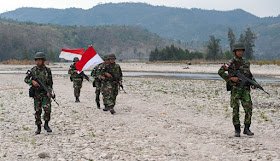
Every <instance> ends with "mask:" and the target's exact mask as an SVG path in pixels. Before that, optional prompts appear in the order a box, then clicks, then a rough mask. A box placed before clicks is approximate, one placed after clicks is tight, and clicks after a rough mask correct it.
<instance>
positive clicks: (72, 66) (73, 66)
mask: <svg viewBox="0 0 280 161" xmlns="http://www.w3.org/2000/svg"><path fill="white" fill-rule="evenodd" d="M70 67H71V68H73V69H74V70H77V68H76V66H75V65H71V66H70ZM80 74H81V75H82V76H83V77H85V79H86V80H87V81H90V79H89V77H88V76H87V75H85V73H84V71H82V72H81V73H80ZM70 80H71V82H72V77H70Z"/></svg>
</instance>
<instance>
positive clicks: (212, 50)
mask: <svg viewBox="0 0 280 161" xmlns="http://www.w3.org/2000/svg"><path fill="white" fill-rule="evenodd" d="M256 38H257V36H256V34H255V33H253V32H252V31H251V29H250V28H247V30H246V31H245V33H244V34H240V36H239V39H238V40H237V39H236V37H235V35H234V33H233V31H232V29H231V28H229V29H228V44H229V48H230V49H229V50H226V51H225V52H223V51H222V47H221V46H220V42H221V41H220V39H217V38H215V36H214V35H210V40H209V42H208V45H207V52H206V59H207V60H214V61H215V60H219V59H231V58H232V57H233V52H232V50H233V44H234V43H236V42H241V43H243V44H244V46H245V52H244V53H243V57H245V58H247V59H249V60H252V59H254V58H255V56H254V50H253V48H254V47H255V40H256Z"/></svg>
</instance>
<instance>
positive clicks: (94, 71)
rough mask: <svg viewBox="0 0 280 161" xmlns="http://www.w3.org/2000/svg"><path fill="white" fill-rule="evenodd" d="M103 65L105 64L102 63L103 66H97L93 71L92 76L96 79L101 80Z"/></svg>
mask: <svg viewBox="0 0 280 161" xmlns="http://www.w3.org/2000/svg"><path fill="white" fill-rule="evenodd" d="M102 64H103V63H101V64H99V65H96V66H95V67H94V68H93V69H92V71H91V74H90V75H91V76H92V77H93V78H94V79H99V78H98V75H100V72H101V66H102Z"/></svg>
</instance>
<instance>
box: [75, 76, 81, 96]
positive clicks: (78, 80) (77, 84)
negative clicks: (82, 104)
mask: <svg viewBox="0 0 280 161" xmlns="http://www.w3.org/2000/svg"><path fill="white" fill-rule="evenodd" d="M82 86H83V80H82V79H81V78H73V88H74V96H75V97H80V92H81V88H82Z"/></svg>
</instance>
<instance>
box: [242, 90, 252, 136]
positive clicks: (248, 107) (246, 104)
mask: <svg viewBox="0 0 280 161" xmlns="http://www.w3.org/2000/svg"><path fill="white" fill-rule="evenodd" d="M241 104H242V106H243V109H244V111H245V119H244V124H245V127H244V132H243V133H244V134H247V135H254V133H252V132H251V131H250V125H251V118H252V113H253V112H252V110H253V103H252V100H251V95H250V90H244V91H243V94H242V97H241Z"/></svg>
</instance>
